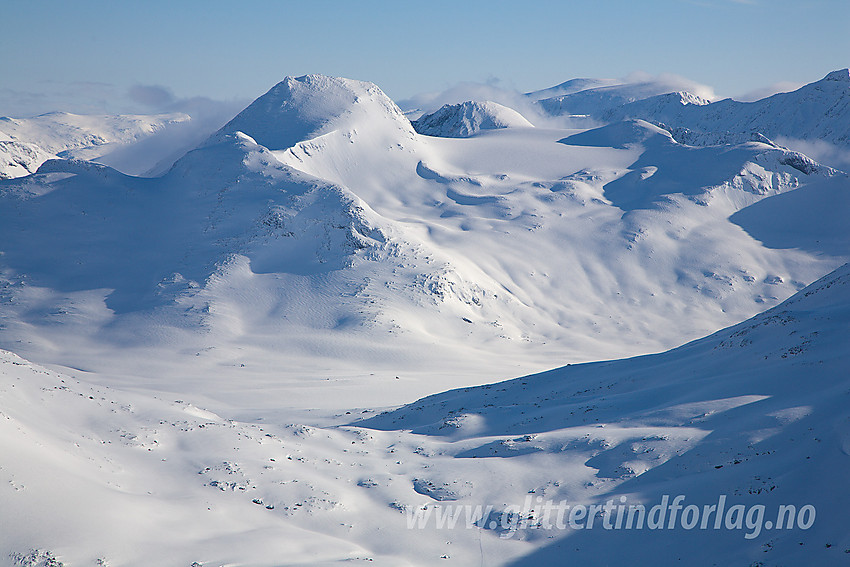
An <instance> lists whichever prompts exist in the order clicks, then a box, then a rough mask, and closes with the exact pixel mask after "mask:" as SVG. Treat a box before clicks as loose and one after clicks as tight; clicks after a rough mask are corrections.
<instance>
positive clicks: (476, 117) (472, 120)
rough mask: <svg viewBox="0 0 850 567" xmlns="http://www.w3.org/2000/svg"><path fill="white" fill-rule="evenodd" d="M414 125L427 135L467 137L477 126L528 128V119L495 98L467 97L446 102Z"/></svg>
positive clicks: (475, 131) (486, 127)
mask: <svg viewBox="0 0 850 567" xmlns="http://www.w3.org/2000/svg"><path fill="white" fill-rule="evenodd" d="M413 127H414V129H415V130H416V131H417V132H418V133H420V134H425V135H428V136H441V137H444V138H468V137H469V136H473V135H475V134H477V133H478V132H480V131H481V130H495V129H497V128H532V127H533V125H532V124H531V122H529V121H528V120H526V119H525V117H523V116H522V114H520V113H519V112H517V111H516V110H514V109H512V108H508V107H506V106H502V105H501V104H497V103H495V102H490V101H485V102H476V101H467V102H462V103H460V104H447V105H445V106H443V107H442V108H440V109H439V110H437V111H436V112H433V113H431V114H426V115H425V116H423V117H421V118H420V119H419V120H416V121H415V122H414V123H413Z"/></svg>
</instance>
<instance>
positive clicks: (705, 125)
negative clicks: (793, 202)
mask: <svg viewBox="0 0 850 567" xmlns="http://www.w3.org/2000/svg"><path fill="white" fill-rule="evenodd" d="M685 102H688V103H687V104H685ZM706 102H707V101H706ZM605 118H608V119H623V118H642V119H644V120H649V121H651V122H654V123H657V124H664V125H666V126H667V127H669V128H671V129H678V130H680V134H681V137H682V138H681V139H682V141H684V142H686V143H692V144H693V143H697V142H699V141H700V138H701V137H705V138H706V140H707V141H706V143H717V141H718V140H717V138H716V136H717V135H718V134H732V135H734V134H746V135H749V134H751V133H756V132H757V133H760V134H762V135H764V136H767V137H768V138H771V139H774V138H778V137H784V138H793V139H802V140H820V141H824V142H829V143H831V144H836V145H839V146H842V147H847V146H850V70H848V69H841V70H839V71H833V72H831V73H829V74H828V75H827V76H826V77H824V78H823V79H821V80H820V81H817V82H815V83H811V84H808V85H805V86H803V87H801V88H799V89H797V90H796V91H793V92H789V93H779V94H775V95H773V96H770V97H767V98H764V99H762V100H758V101H755V102H738V101H735V100H732V99H725V100H721V101H718V102H714V103H711V104H705V103H704V102H697V103H694V102H692V101H684V100H679V97H678V96H677V95H660V96H656V97H649V98H645V99H643V100H638V101H635V102H632V103H630V104H626V105H624V106H622V107H621V108H619V109H616V110H611V111H608V114H607V115H605ZM674 132H675V130H674ZM678 134H679V133H677V139H680V138H679V137H678Z"/></svg>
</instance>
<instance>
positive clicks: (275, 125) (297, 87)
mask: <svg viewBox="0 0 850 567" xmlns="http://www.w3.org/2000/svg"><path fill="white" fill-rule="evenodd" d="M373 122H378V123H379V124H378V125H374V124H373ZM387 122H388V123H391V126H390V128H391V129H395V130H398V131H400V133H401V134H402V135H404V134H408V135H409V134H412V127H411V126H410V122H409V121H408V120H407V118H405V117H404V114H403V113H402V112H401V110H399V108H398V107H397V106H396V105H395V103H394V102H392V101H391V100H390V99H389V98H388V97H387V96H386V95H385V94H384V93H383V92H382V91H381V89H379V88H378V87H377V86H375V85H374V84H372V83H367V82H363V81H355V80H352V79H342V78H337V77H326V76H323V75H305V76H303V77H297V78H296V77H287V78H286V79H284V80H283V81H281V82H280V83H278V84H277V85H275V86H274V87H272V89H271V90H269V92H267V93H266V94H264V95H263V96H261V97H260V98H258V99H257V100H255V101H254V102H253V103H251V105H250V106H248V108H246V109H245V110H243V111H242V112H240V113H239V114H238V115H237V116H236V117H235V118H234V119H233V120H231V121H230V122H228V123H227V124H226V125H225V126H224V127H222V129H221V130H220V131H219V132H218V134H216V135H214V136H213V139H216V136H220V135H222V134H232V133H234V132H237V131H239V132H244V133H245V134H248V135H249V136H251V137H252V138H253V139H255V140H256V141H257V143H259V144H260V145H262V146H265V147H266V148H268V149H270V150H286V149H288V148H291V147H293V146H295V145H296V144H297V143H298V142H304V141H308V140H312V139H314V138H317V137H320V136H322V135H325V134H330V133H332V132H335V131H339V130H343V131H344V132H340V133H344V134H348V135H351V134H353V130H355V129H356V128H357V127H360V128H365V129H370V127H371V126H378V127H380V125H383V124H384V123H387Z"/></svg>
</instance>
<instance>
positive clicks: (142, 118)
mask: <svg viewBox="0 0 850 567" xmlns="http://www.w3.org/2000/svg"><path fill="white" fill-rule="evenodd" d="M187 120H189V116H188V115H186V114H181V113H173V114H158V115H152V116H146V115H114V116H113V115H86V116H83V115H78V114H69V113H67V112H51V113H48V114H43V115H41V116H36V117H34V118H8V117H5V116H4V117H0V179H2V178H10V177H22V176H25V175H29V174H31V173H35V171H36V170H37V169H38V166H40V165H41V164H42V163H44V162H45V161H47V160H48V159H53V158H56V157H63V158H72V159H73V158H76V159H86V160H97V159H100V158H103V157H104V156H107V155H109V154H110V153H111V152H114V151H115V150H116V149H118V148H119V147H121V146H126V145H129V144H133V143H135V142H138V141H140V140H142V139H144V138H146V137H148V136H151V135H153V134H155V133H157V132H160V131H162V130H163V129H165V128H167V127H169V126H171V125H174V124H179V123H182V122H185V121H187Z"/></svg>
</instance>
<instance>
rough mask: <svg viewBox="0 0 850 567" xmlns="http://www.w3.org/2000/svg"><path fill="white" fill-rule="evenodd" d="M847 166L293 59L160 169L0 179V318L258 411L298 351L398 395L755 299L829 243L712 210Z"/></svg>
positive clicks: (634, 343) (804, 279)
mask: <svg viewBox="0 0 850 567" xmlns="http://www.w3.org/2000/svg"><path fill="white" fill-rule="evenodd" d="M261 141H262V142H264V143H261ZM846 183H847V182H846V176H844V175H843V174H840V173H838V172H835V171H834V170H831V169H829V168H825V167H821V166H818V165H817V164H815V163H814V162H812V161H811V160H808V159H807V158H805V157H804V156H801V155H800V154H796V153H794V152H789V151H787V150H784V149H781V148H777V147H775V146H771V145H768V144H764V143H750V142H748V143H743V144H737V145H727V146H721V147H701V148H696V147H689V146H684V145H682V144H678V143H677V142H675V140H673V139H672V138H671V137H670V135H669V134H668V133H666V132H665V131H663V130H661V129H660V128H658V127H655V126H652V125H651V124H648V123H646V122H641V121H626V122H621V123H615V124H611V125H609V126H606V127H602V128H598V129H594V130H588V131H584V132H578V131H575V130H558V129H542V128H506V129H500V130H493V131H488V132H481V133H479V135H477V136H475V137H473V138H464V139H450V138H435V137H427V136H421V135H418V134H416V132H415V131H414V130H413V128H412V127H411V125H410V123H409V122H408V121H407V119H406V118H405V117H404V116H403V115H402V114H401V112H400V111H399V110H398V108H397V107H396V106H395V104H394V103H393V102H392V101H391V100H390V99H389V98H387V97H386V96H385V95H384V94H383V93H382V92H381V91H380V89H378V88H377V87H375V86H374V85H371V84H370V83H363V82H360V81H353V80H349V79H334V78H328V77H321V76H306V77H300V78H289V79H286V80H285V81H283V82H282V83H280V84H279V85H277V86H276V87H274V88H273V89H272V90H270V91H269V93H267V94H266V95H264V96H263V97H261V98H260V99H258V100H257V101H256V102H255V103H253V104H252V105H250V106H249V107H248V108H247V109H246V110H245V111H243V112H242V113H240V114H239V115H238V116H237V117H236V118H235V119H234V120H233V121H231V122H230V123H229V124H228V125H226V126H225V127H224V128H222V129H221V130H220V131H219V132H218V133H216V134H215V135H213V136H212V137H211V138H210V139H209V140H208V141H207V142H206V143H205V144H202V145H201V147H199V148H198V149H196V150H194V151H192V152H190V153H189V154H187V155H186V156H185V157H184V158H182V159H181V160H179V161H178V162H177V163H176V164H175V165H174V167H173V168H172V169H171V170H170V171H169V172H168V173H167V174H165V175H163V176H161V177H156V178H137V177H131V176H126V175H123V174H121V173H119V172H117V171H115V170H113V169H111V168H108V167H106V166H102V165H94V164H90V163H87V162H82V161H79V160H76V161H75V160H54V161H49V162H47V163H45V164H44V165H43V166H42V167H41V168H40V169H39V172H38V173H37V174H35V175H31V176H27V177H24V178H19V179H12V180H5V181H2V182H0V221H2V222H0V242H2V252H3V255H2V256H0V270H2V271H0V277H2V282H3V284H2V285H3V289H2V301H3V309H2V311H0V325H2V326H0V344H2V346H3V347H4V348H8V349H14V350H15V351H16V352H17V353H19V354H22V355H25V356H27V357H29V358H31V359H33V360H35V361H38V362H44V363H53V364H62V365H65V366H70V367H74V368H79V369H86V370H90V371H97V372H102V373H104V375H110V376H123V377H125V378H124V379H133V380H139V379H141V382H140V383H143V384H147V387H149V388H151V389H153V390H156V389H158V388H166V389H168V390H169V391H173V392H175V393H177V394H181V395H182V393H188V392H195V393H196V394H199V395H200V394H202V395H204V396H207V397H208V404H209V405H211V406H213V407H214V408H226V407H230V406H231V404H232V403H235V402H234V400H235V399H237V398H238V399H239V400H241V401H240V402H239V403H243V404H245V407H251V408H255V409H256V411H257V412H258V413H257V415H260V414H262V412H264V411H270V410H271V408H275V407H277V408H280V407H281V406H286V407H293V408H302V409H303V408H305V407H307V408H309V407H315V405H314V404H315V403H316V401H315V399H314V397H313V396H314V394H315V392H317V391H322V390H323V389H324V386H323V385H322V384H321V380H320V381H318V382H317V381H316V375H317V374H319V375H320V376H324V377H329V376H331V377H332V376H337V377H340V380H341V381H342V382H343V384H342V385H339V386H338V387H337V388H335V390H334V394H333V395H330V396H325V397H323V398H322V400H323V403H324V404H327V407H339V406H334V405H333V404H336V403H354V404H355V405H363V406H366V405H386V404H392V403H399V402H401V401H403V400H404V399H406V397H407V396H410V395H411V393H412V392H413V393H415V394H417V395H422V394H426V393H428V392H429V391H431V392H432V391H434V390H435V389H439V388H445V387H450V386H453V385H461V384H471V383H480V382H481V381H482V380H484V379H486V378H487V377H489V378H493V377H502V378H504V377H509V376H511V375H516V374H518V373H521V372H523V371H526V372H527V371H529V370H534V369H543V368H545V367H551V366H553V365H555V364H558V363H562V362H563V361H573V362H578V361H586V360H593V359H601V358H611V357H618V356H628V355H635V354H641V353H646V352H653V351H659V350H663V349H666V348H669V347H672V346H675V345H677V344H680V343H681V342H683V341H684V340H688V339H693V338H696V337H698V336H701V335H703V334H705V333H708V332H711V331H714V330H716V329H718V328H721V327H723V326H724V325H728V324H731V323H734V322H736V321H740V320H741V319H744V318H746V317H748V316H751V315H753V314H754V313H756V312H758V311H760V310H762V309H764V308H766V307H770V306H772V305H775V304H776V303H778V302H779V301H781V300H782V299H784V298H786V297H788V296H789V295H791V294H792V293H794V292H795V291H797V290H799V289H801V288H802V287H803V286H805V285H806V284H807V283H809V282H811V281H813V280H814V279H816V278H817V277H819V276H820V275H822V274H823V273H825V272H827V271H828V270H830V269H833V268H834V267H835V266H837V265H839V264H840V263H841V262H842V261H843V259H844V258H846V250H844V249H843V248H842V247H841V246H840V245H832V246H831V247H828V248H827V247H821V248H819V247H817V246H814V247H811V246H810V247H808V248H806V249H798V248H796V247H785V246H782V247H777V248H774V247H770V246H769V245H765V244H764V243H763V242H761V241H759V240H756V239H755V238H753V236H751V235H750V234H748V232H747V231H746V230H744V229H742V228H741V227H744V228H748V227H756V228H752V230H754V231H756V230H758V228H757V224H758V223H754V222H749V221H748V222H742V223H740V224H736V223H734V222H731V221H730V220H729V217H730V216H731V215H733V214H735V213H737V212H738V211H742V210H744V209H746V208H747V207H750V206H752V205H754V204H756V203H758V202H759V201H762V200H763V199H768V200H769V199H773V198H775V197H776V196H779V195H782V194H785V193H788V192H790V191H799V190H801V189H802V188H807V189H810V190H811V192H812V193H819V192H824V193H830V191H831V192H832V193H835V194H843V193H841V192H842V191H843V190H844V189H843V188H844V187H846ZM825 184H827V185H828V186H829V187H831V188H832V189H826V190H823V191H822V190H821V189H819V188H820V187H822V186H823V187H826V185H825ZM800 222H801V225H805V226H801V228H800V230H803V231H808V234H809V236H808V237H807V238H808V239H809V240H811V239H814V240H821V241H822V242H827V241H829V242H833V244H834V243H835V242H840V237H839V240H835V239H834V237H833V236H834V235H830V234H827V233H826V232H825V231H826V227H823V226H819V224H818V220H817V219H816V218H808V219H806V220H801V221H800ZM829 230H830V231H833V230H835V227H832V228H830V229H829ZM818 235H821V236H822V237H823V238H822V239H819V238H818ZM830 239H832V240H830ZM815 244H816V243H815ZM128 250H132V253H129V254H128V252H127V251H128ZM317 358H318V359H320V360H322V370H319V371H317V370H316V369H315V360H316V359H317ZM151 365H155V366H156V371H155V372H153V373H152V371H151ZM234 368H237V369H240V370H238V372H240V374H242V375H243V376H244V378H243V380H244V381H245V382H246V383H248V384H252V387H250V388H239V387H237V386H236V385H235V383H234V382H233V381H232V380H231V379H230V378H229V376H230V373H231V372H233V369H234ZM271 368H281V370H280V371H279V374H276V375H275V379H274V380H273V379H270V377H269V373H268V372H269V369H271ZM241 369H246V370H241ZM152 374H153V375H154V376H156V379H153V378H151V375H152ZM405 374H406V375H407V376H409V380H408V381H406V382H401V381H400V382H399V383H396V382H394V380H395V377H396V376H400V375H405ZM423 374H425V375H427V376H429V378H428V379H427V380H424V381H423V380H420V379H419V378H418V377H420V376H422V375H423ZM127 377H129V378H127ZM343 377H344V378H343ZM103 380H104V383H105V384H110V383H113V380H114V379H112V378H103ZM387 380H390V382H389V384H391V386H387V384H388V382H387ZM273 384H277V385H276V386H274V385H273ZM284 384H298V385H299V387H298V388H295V389H293V388H291V387H284ZM260 385H263V386H262V387H260ZM254 386H256V387H254ZM376 387H377V388H378V391H379V395H378V398H375V397H373V396H374V394H373V392H375V388H376ZM263 388H273V389H274V392H275V393H274V394H271V393H270V392H269V391H268V390H264V389H263ZM340 400H343V401H342V402H340Z"/></svg>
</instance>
